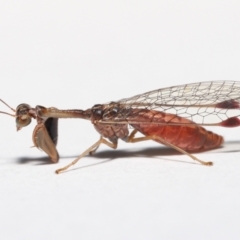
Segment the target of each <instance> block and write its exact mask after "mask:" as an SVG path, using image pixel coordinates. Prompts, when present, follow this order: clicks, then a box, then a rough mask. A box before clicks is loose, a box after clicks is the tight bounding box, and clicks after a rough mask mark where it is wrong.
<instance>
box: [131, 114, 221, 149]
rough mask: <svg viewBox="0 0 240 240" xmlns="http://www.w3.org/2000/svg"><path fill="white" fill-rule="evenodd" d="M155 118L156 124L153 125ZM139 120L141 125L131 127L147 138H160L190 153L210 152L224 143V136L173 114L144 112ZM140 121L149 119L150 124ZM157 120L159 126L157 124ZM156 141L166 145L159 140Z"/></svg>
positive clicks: (139, 115)
mask: <svg viewBox="0 0 240 240" xmlns="http://www.w3.org/2000/svg"><path fill="white" fill-rule="evenodd" d="M153 118H154V122H155V123H154V124H151V121H152V120H153ZM138 119H139V122H140V123H136V124H131V126H132V127H134V128H135V129H137V130H138V131H139V132H141V133H142V134H144V135H145V136H158V137H160V138H162V139H163V140H165V141H166V142H169V143H171V144H173V145H175V146H177V147H179V148H181V149H183V150H186V151H189V152H199V151H206V150H210V149H213V148H217V147H219V146H220V145H221V144H222V143H223V137H222V136H220V135H217V134H215V133H213V132H210V131H208V130H206V129H205V128H203V127H201V126H199V125H195V124H194V123H193V122H192V121H190V120H188V119H186V118H182V117H178V116H176V115H173V114H167V113H163V112H158V111H148V112H147V111H146V110H144V112H141V113H139V114H138ZM140 119H142V120H144V121H145V122H146V119H149V124H146V123H141V120H140ZM156 120H157V122H159V124H156ZM172 124H179V125H172ZM154 140H155V141H157V142H160V143H163V144H164V142H161V141H160V140H158V139H154Z"/></svg>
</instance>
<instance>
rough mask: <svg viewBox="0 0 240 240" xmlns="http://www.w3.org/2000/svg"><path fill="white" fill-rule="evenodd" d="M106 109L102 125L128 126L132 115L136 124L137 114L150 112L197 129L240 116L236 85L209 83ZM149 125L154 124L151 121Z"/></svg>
mask: <svg viewBox="0 0 240 240" xmlns="http://www.w3.org/2000/svg"><path fill="white" fill-rule="evenodd" d="M108 106H109V107H108V108H106V111H105V112H104V115H103V117H102V120H101V122H102V123H113V122H126V123H129V121H131V120H129V119H132V118H131V115H132V114H134V115H135V117H134V121H135V122H136V121H137V120H136V119H137V115H138V114H141V112H146V111H148V110H149V111H150V110H153V111H158V112H163V113H165V114H168V113H169V114H172V115H174V116H176V117H180V118H185V119H188V120H190V121H193V122H194V123H197V124H201V125H217V124H218V123H219V122H222V121H225V120H227V119H229V118H232V117H238V116H240V111H239V109H240V82H236V81H211V82H199V83H192V84H185V85H179V86H173V87H168V88H162V89H158V90H154V91H150V92H146V93H143V94H139V95H136V96H133V97H130V98H124V99H121V100H119V101H117V102H112V103H109V104H108ZM116 107H117V109H116ZM113 108H115V114H113ZM133 109H134V111H133ZM141 121H142V120H141ZM146 122H148V123H149V121H146ZM150 123H154V119H152V120H151V122H150Z"/></svg>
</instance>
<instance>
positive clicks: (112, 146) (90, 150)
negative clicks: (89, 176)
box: [55, 137, 117, 173]
mask: <svg viewBox="0 0 240 240" xmlns="http://www.w3.org/2000/svg"><path fill="white" fill-rule="evenodd" d="M101 143H104V144H106V145H107V146H109V147H111V148H113V149H116V148H117V143H111V142H108V141H107V140H106V139H105V138H103V137H100V139H99V140H98V141H97V142H96V143H94V144H93V145H92V146H91V147H90V148H88V149H87V150H86V151H84V152H83V153H82V154H81V155H80V156H79V157H77V158H76V159H75V160H74V161H72V162H71V163H70V164H68V165H66V166H65V167H63V168H59V169H57V170H56V171H55V172H56V173H60V172H63V171H65V170H67V169H68V168H69V167H71V166H73V165H74V164H76V163H77V162H78V161H79V160H80V159H81V158H82V157H84V156H85V155H87V154H88V153H91V152H92V151H96V150H97V148H98V147H99V145H100V144H101Z"/></svg>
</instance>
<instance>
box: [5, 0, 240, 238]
mask: <svg viewBox="0 0 240 240" xmlns="http://www.w3.org/2000/svg"><path fill="white" fill-rule="evenodd" d="M208 80H240V3H239V1H174V0H166V1H162V0H159V1H153V0H148V1H133V0H132V1H131V0H130V1H123V0H121V1H104V0H103V1H93V0H92V1H91V0H89V1H71V0H70V1H69V0H68V1H61V0H58V1H44V0H43V1H13V0H8V1H1V2H0V83H1V85H0V86H1V88H0V97H1V98H2V99H4V100H5V101H6V102H7V103H8V104H10V105H11V106H13V107H14V108H15V107H16V106H17V105H18V104H20V103H23V102H25V103H28V104H30V105H31V106H33V107H34V106H36V105H38V104H39V105H43V106H46V107H51V106H54V107H57V108H61V109H68V108H77V109H86V108H90V107H92V106H93V105H94V104H97V103H105V102H108V101H114V100H115V101H116V100H118V99H121V98H124V97H131V96H133V95H136V94H139V93H143V92H145V91H149V90H153V89H158V88H162V87H167V86H172V85H178V84H185V83H190V82H198V81H208ZM0 109H1V110H2V111H9V110H8V109H7V108H6V107H5V106H4V105H1V108H0ZM35 124H36V123H35V122H34V121H33V122H32V124H31V125H29V126H28V127H27V128H24V129H22V130H21V131H19V132H18V133H17V132H16V128H15V120H14V119H13V118H11V117H9V116H6V115H1V117H0V127H1V128H0V149H1V150H0V234H1V239H87V240H88V239H105V240H107V239H117V240H118V239H124V240H126V239H131V240H132V239H148V240H149V239H151V240H152V239H239V238H240V229H239V221H240V190H239V189H240V152H239V150H240V142H239V141H240V130H239V129H237V128H236V129H222V128H217V127H216V128H214V129H212V130H214V131H215V132H218V133H220V134H223V135H224V137H225V140H226V144H225V145H224V147H223V148H221V149H219V150H214V151H210V152H206V153H199V154H196V156H197V157H199V158H200V159H203V160H207V161H209V160H211V161H213V162H214V166H213V167H204V166H200V165H199V164H195V163H193V162H192V160H191V159H189V158H188V157H187V156H184V155H181V154H179V153H177V152H176V151H173V150H171V149H169V148H166V147H164V146H161V145H159V144H157V143H154V142H143V143H138V144H133V145H132V144H126V143H124V142H119V148H118V150H111V149H108V148H107V147H105V146H101V147H100V149H99V151H98V152H97V153H96V154H95V155H94V156H87V157H85V158H84V159H82V160H81V161H80V162H79V163H78V164H77V165H76V166H74V167H73V168H72V169H71V171H68V172H67V173H64V174H61V175H56V174H55V173H54V171H55V170H56V169H57V168H59V167H62V166H64V165H66V164H68V163H69V162H71V161H72V160H73V159H74V158H75V157H77V156H78V155H79V154H80V153H81V152H83V151H84V150H85V149H87V148H88V147H89V146H90V145H92V144H93V143H94V142H95V141H97V140H98V138H99V136H98V133H97V132H96V131H95V130H94V128H93V126H92V124H91V123H90V122H87V121H84V120H78V119H77V120H76V119H75V120H72V119H63V120H60V122H59V144H58V150H59V152H60V155H61V159H60V162H59V163H58V164H51V163H50V161H49V160H48V158H47V157H46V155H45V154H44V152H41V151H39V150H38V149H36V148H30V147H31V146H32V145H33V143H32V131H33V129H34V126H35Z"/></svg>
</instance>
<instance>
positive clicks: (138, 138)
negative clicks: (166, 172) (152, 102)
mask: <svg viewBox="0 0 240 240" xmlns="http://www.w3.org/2000/svg"><path fill="white" fill-rule="evenodd" d="M137 132H138V131H137V130H136V129H134V130H133V131H132V133H131V134H130V135H129V137H128V141H127V142H131V143H136V142H141V141H147V140H154V141H157V142H161V143H162V144H164V145H167V146H169V147H171V148H173V149H175V150H177V151H178V152H181V153H183V154H185V155H187V156H189V157H190V158H192V159H193V160H195V161H197V162H199V163H201V164H202V165H206V166H212V165H213V163H212V162H205V161H202V160H200V159H198V158H197V157H195V156H194V155H192V154H190V153H188V152H186V151H185V150H183V149H181V148H179V147H178V146H176V145H174V144H172V143H169V142H167V141H166V140H164V139H163V138H161V137H159V136H145V137H136V138H134V136H135V134H136V133H137Z"/></svg>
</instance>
